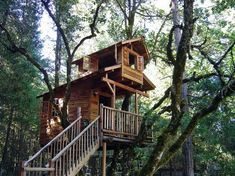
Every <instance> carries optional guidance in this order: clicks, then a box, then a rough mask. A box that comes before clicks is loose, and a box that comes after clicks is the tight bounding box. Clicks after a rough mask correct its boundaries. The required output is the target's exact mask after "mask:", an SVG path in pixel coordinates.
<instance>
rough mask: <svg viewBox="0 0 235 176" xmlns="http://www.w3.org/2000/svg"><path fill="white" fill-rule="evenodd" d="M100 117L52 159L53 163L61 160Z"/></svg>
mask: <svg viewBox="0 0 235 176" xmlns="http://www.w3.org/2000/svg"><path fill="white" fill-rule="evenodd" d="M99 118H100V116H98V117H97V118H96V119H95V120H93V121H92V122H91V123H90V124H89V125H88V126H87V127H86V128H84V129H83V130H82V132H81V133H80V134H79V135H78V136H77V137H76V138H74V139H73V140H72V141H71V142H70V143H69V144H68V145H67V146H66V147H65V148H63V150H61V151H60V152H59V153H58V154H57V155H56V156H55V157H54V158H52V160H51V161H52V162H55V161H56V160H57V159H59V158H60V157H61V156H62V155H63V153H64V152H65V151H66V150H68V149H69V148H70V147H71V146H72V145H73V144H74V143H75V142H76V141H77V140H78V139H79V138H80V137H81V136H82V135H83V134H84V133H85V132H86V131H87V130H88V129H89V128H90V127H91V126H92V125H93V124H94V123H95V122H96V121H97V120H99Z"/></svg>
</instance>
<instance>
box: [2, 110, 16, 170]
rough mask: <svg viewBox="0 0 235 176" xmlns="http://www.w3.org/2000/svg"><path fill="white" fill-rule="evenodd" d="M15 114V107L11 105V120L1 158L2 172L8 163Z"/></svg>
mask: <svg viewBox="0 0 235 176" xmlns="http://www.w3.org/2000/svg"><path fill="white" fill-rule="evenodd" d="M13 115H14V108H13V107H11V109H10V114H9V121H8V124H7V131H6V139H5V143H4V147H3V150H2V160H1V164H0V173H2V171H3V168H4V167H5V164H7V163H6V159H7V154H8V152H7V149H8V147H9V146H8V145H9V140H10V131H11V125H12V122H13Z"/></svg>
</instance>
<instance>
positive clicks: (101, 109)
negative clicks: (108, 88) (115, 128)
mask: <svg viewBox="0 0 235 176" xmlns="http://www.w3.org/2000/svg"><path fill="white" fill-rule="evenodd" d="M103 110H104V105H103V104H100V125H99V126H100V140H101V141H100V143H101V144H102V141H103V125H104V115H103V113H104V112H103Z"/></svg>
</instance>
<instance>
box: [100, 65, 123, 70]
mask: <svg viewBox="0 0 235 176" xmlns="http://www.w3.org/2000/svg"><path fill="white" fill-rule="evenodd" d="M117 68H121V64H118V65H114V66H110V67H105V68H104V71H110V70H115V69H117Z"/></svg>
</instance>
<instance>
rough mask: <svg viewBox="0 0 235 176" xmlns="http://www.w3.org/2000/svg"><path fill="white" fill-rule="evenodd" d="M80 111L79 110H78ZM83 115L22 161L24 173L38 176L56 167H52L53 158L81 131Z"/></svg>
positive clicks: (28, 175) (27, 175)
mask: <svg viewBox="0 0 235 176" xmlns="http://www.w3.org/2000/svg"><path fill="white" fill-rule="evenodd" d="M78 112H79V110H78ZM81 118H82V117H81V116H78V118H77V119H76V120H75V121H74V122H72V123H71V124H70V125H69V126H68V127H67V128H66V129H64V130H63V131H62V132H61V133H59V134H58V135H57V136H56V137H55V138H53V139H52V140H51V141H50V142H49V143H48V144H46V145H45V146H44V147H43V148H41V149H40V150H39V151H38V152H37V153H36V154H35V155H33V156H32V157H31V158H30V159H29V160H28V161H26V162H23V163H22V168H23V170H22V173H23V174H22V175H26V176H34V175H35V176H36V175H43V174H47V173H49V172H50V171H53V170H54V169H53V168H52V167H51V160H52V158H54V157H55V156H56V155H57V154H58V153H59V152H60V151H61V150H63V149H64V148H65V147H66V146H67V145H68V144H69V143H70V142H71V141H73V140H74V139H75V138H76V137H77V136H78V135H79V134H80V131H81Z"/></svg>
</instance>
